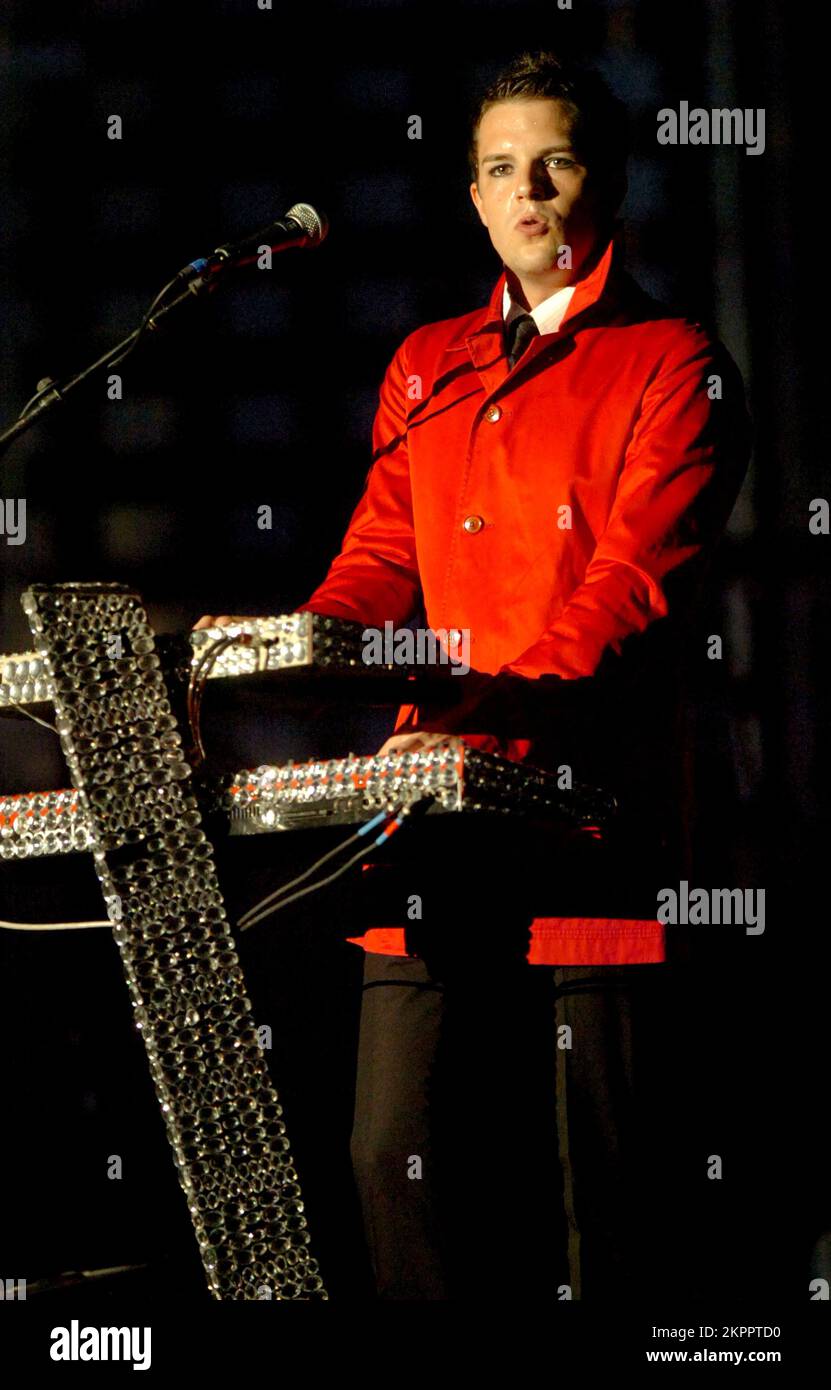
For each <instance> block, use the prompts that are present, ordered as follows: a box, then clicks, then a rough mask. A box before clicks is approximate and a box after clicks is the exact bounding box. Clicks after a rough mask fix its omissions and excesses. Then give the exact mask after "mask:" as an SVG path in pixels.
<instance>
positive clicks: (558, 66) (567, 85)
mask: <svg viewBox="0 0 831 1390" xmlns="http://www.w3.org/2000/svg"><path fill="white" fill-rule="evenodd" d="M535 97H543V98H545V97H548V98H550V99H552V100H556V101H561V102H562V103H563V105H564V106H565V108H566V111H567V112H568V115H569V117H570V122H571V131H570V135H571V139H572V140H573V141H574V146H575V152H576V153H577V154H579V156H580V159H581V161H582V162H584V163H585V164H586V167H587V168H589V169H590V170H591V172H592V173H593V174H597V175H599V176H600V178H601V179H603V180H604V181H608V182H610V183H616V182H618V181H620V180H622V178H623V176H624V174H625V172H626V160H627V157H628V155H629V113H628V111H627V109H626V107H625V106H624V104H623V102H622V101H620V100H618V98H617V97H616V96H615V95H614V94H613V93H612V91H611V90H610V88H609V87H608V86H607V85H606V82H605V81H604V79H603V78H602V77H601V75H600V73H599V72H595V71H594V69H592V68H586V67H583V66H582V65H580V64H577V63H572V62H569V61H568V60H567V59H561V58H558V57H557V55H556V54H555V53H550V52H546V53H522V54H521V55H520V56H519V57H518V58H515V59H514V61H513V62H512V63H511V64H510V66H509V67H507V68H505V69H504V71H503V72H501V73H500V74H499V76H498V77H497V78H496V80H495V81H494V82H492V83H491V84H490V86H489V87H488V88H487V90H486V91H485V92H484V94H483V95H482V97H481V98H480V99H479V101H478V103H477V104H476V106H475V108H474V111H473V114H472V118H471V123H470V143H469V146H468V162H469V165H470V177H471V180H472V181H473V182H474V183H478V181H479V153H478V137H479V125H480V122H481V120H482V117H483V116H484V114H485V112H486V111H489V110H490V108H491V107H492V106H496V105H497V104H498V103H499V102H501V101H512V100H516V99H524V100H526V101H528V100H531V99H533V98H535Z"/></svg>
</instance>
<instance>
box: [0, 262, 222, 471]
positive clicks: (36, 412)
mask: <svg viewBox="0 0 831 1390" xmlns="http://www.w3.org/2000/svg"><path fill="white" fill-rule="evenodd" d="M187 269H188V270H190V269H191V267H187ZM178 278H179V277H178V276H177V279H178ZM175 283H176V281H175V280H174V281H173V282H172V284H171V285H170V286H167V287H166V289H165V290H163V291H162V294H161V296H157V299H158V298H161V297H162V296H163V295H164V294H165V293H166V292H167V290H168V289H170V288H172V286H173V285H175ZM216 283H217V280H216V277H214V276H211V277H210V278H209V277H208V276H206V275H205V274H200V275H198V276H197V277H196V278H195V279H191V280H190V281H189V282H188V284H187V287H186V289H184V290H183V291H182V293H181V294H178V295H177V296H176V298H175V299H172V300H171V301H170V303H169V304H166V305H164V307H160V308H158V309H156V310H154V311H152V312H151V314H150V315H149V316H148V317H147V318H146V319H145V320H144V321H143V322H142V323H141V324H140V325H139V327H138V328H136V329H134V331H133V332H132V333H130V334H129V335H128V336H127V337H126V338H124V339H123V340H122V341H121V342H120V343H116V345H115V347H112V348H109V349H108V351H107V352H105V353H104V354H103V356H102V357H99V358H98V359H97V360H96V361H95V362H92V363H91V364H90V365H89V366H88V367H85V368H84V369H83V371H80V372H77V373H76V374H75V375H74V376H70V377H67V378H66V379H65V380H64V381H52V380H51V379H50V378H48V377H47V378H46V380H45V381H43V382H42V383H39V385H38V392H37V395H36V396H35V397H34V399H33V400H32V402H31V404H30V405H29V406H28V407H25V408H24V410H23V412H22V413H21V414H20V415H19V416H18V418H17V419H16V420H15V421H14V422H13V423H12V424H11V425H9V426H8V427H7V428H6V429H5V430H3V431H2V432H0V456H2V454H4V453H5V451H6V450H7V449H8V447H9V445H10V444H11V443H12V442H13V440H15V439H17V437H18V435H20V434H23V432H24V431H25V430H27V429H29V427H30V425H33V424H34V422H35V421H36V420H39V419H41V417H42V416H43V415H45V414H46V412H47V411H49V410H51V409H52V407H53V406H55V405H57V403H58V402H59V401H63V400H64V399H65V398H66V397H67V396H68V395H69V393H70V392H71V391H74V390H75V388H76V387H77V386H80V385H81V384H82V383H83V382H85V381H87V380H88V379H89V378H90V377H93V376H95V375H96V374H97V373H99V372H102V371H104V370H105V369H106V368H107V367H109V366H115V364H116V363H117V362H119V361H121V360H122V359H123V358H124V357H126V356H127V354H128V353H130V352H132V351H133V349H134V348H135V347H136V346H137V344H138V341H139V339H140V338H143V337H144V336H145V335H146V334H149V333H152V332H153V331H154V330H155V329H157V328H158V327H159V325H160V323H161V322H162V320H163V319H165V318H166V317H167V315H168V314H170V313H172V311H173V310H174V309H177V308H178V307H179V305H180V304H183V303H184V302H185V300H186V299H188V298H189V297H190V296H191V295H199V294H201V293H202V292H203V291H205V290H208V291H210V290H212V289H214V288H215V285H216ZM154 302H155V301H154Z"/></svg>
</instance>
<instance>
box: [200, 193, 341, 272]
mask: <svg viewBox="0 0 831 1390" xmlns="http://www.w3.org/2000/svg"><path fill="white" fill-rule="evenodd" d="M328 231H329V222H328V219H327V217H326V215H325V213H321V212H317V211H316V210H315V209H314V208H313V207H311V206H310V204H309V203H295V204H294V206H293V207H290V208H289V210H288V212H287V213H286V215H285V217H283V218H281V219H280V220H279V221H278V222H271V223H270V224H269V225H268V226H267V227H262V228H261V229H260V231H259V232H252V234H251V235H250V236H247V237H243V239H242V240H241V241H229V242H226V243H225V245H224V246H217V248H216V250H215V251H214V252H212V254H211V255H210V256H203V257H201V258H200V259H199V260H196V261H190V262H189V263H188V265H186V266H185V267H184V268H183V269H182V270H180V272H179V276H181V277H182V278H187V279H190V278H191V276H193V275H205V276H212V275H215V274H217V273H219V272H220V271H224V270H237V269H240V268H242V267H243V266H247V265H252V264H253V262H254V261H256V260H257V258H258V257H259V256H260V255H262V252H263V249H264V248H267V249H268V250H269V251H271V252H275V251H288V250H290V249H291V248H292V247H297V248H298V249H302V248H305V247H307V246H319V245H320V243H321V242H322V241H324V240H325V239H326V235H327V233H328ZM177 278H178V277H177Z"/></svg>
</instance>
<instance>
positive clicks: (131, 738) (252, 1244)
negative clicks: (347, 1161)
mask: <svg viewBox="0 0 831 1390" xmlns="http://www.w3.org/2000/svg"><path fill="white" fill-rule="evenodd" d="M23 607H24V609H25V611H26V613H27V615H28V618H29V623H30V626H31V629H32V632H33V634H34V637H35V645H36V647H37V650H38V655H39V657H42V658H44V659H45V660H46V662H47V666H48V669H49V672H50V675H51V685H52V689H53V697H52V698H53V699H54V703H55V710H56V715H57V729H58V732H59V734H60V738H61V744H62V746H63V750H64V753H65V755H66V759H67V762H68V764H69V767H70V770H71V772H72V775H73V782H74V785H75V787H76V789H77V802H78V805H79V809H80V810H81V811H82V813H83V818H84V824H85V827H86V833H88V834H89V836H90V839H91V847H92V849H93V855H94V860H95V866H96V871H97V874H98V877H99V879H100V882H101V886H102V889H103V892H104V897H105V900H106V902H107V905H108V916H109V917H110V920H111V921H112V922H113V934H114V936H115V940H116V942H117V945H118V949H119V951H120V953H121V959H122V961H123V964H124V971H125V975H126V977H127V984H128V987H129V990H130V994H131V997H132V1001H133V1007H134V1010H135V1020H136V1026H137V1027H138V1028H139V1029H140V1031H141V1035H142V1038H143V1040H144V1045H145V1048H146V1051H147V1057H148V1061H149V1064H150V1070H151V1074H152V1077H153V1082H154V1085H155V1089H156V1095H157V1097H158V1100H159V1104H160V1106H161V1109H162V1116H163V1119H164V1123H165V1126H166V1129H167V1134H168V1138H169V1140H170V1143H171V1145H172V1148H173V1153H174V1162H175V1164H176V1168H177V1170H178V1175H179V1181H180V1183H181V1185H182V1188H183V1190H184V1193H185V1196H186V1198H187V1203H188V1210H189V1212H190V1217H191V1221H192V1223H193V1227H194V1231H195V1233H196V1238H197V1241H198V1244H199V1251H200V1255H201V1258H202V1264H203V1266H204V1269H205V1274H206V1276H207V1280H208V1286H209V1289H210V1292H211V1294H212V1295H213V1296H214V1298H216V1299H221V1300H225V1299H228V1300H230V1299H258V1298H274V1299H278V1298H279V1299H304V1300H311V1299H325V1298H326V1297H327V1294H326V1291H325V1289H324V1287H323V1282H322V1280H321V1278H320V1274H319V1272H318V1267H317V1263H316V1261H315V1259H314V1258H313V1257H312V1255H311V1254H310V1252H309V1248H308V1246H309V1235H308V1231H307V1226H306V1220H305V1216H304V1208H303V1202H302V1200H301V1193H300V1188H299V1186H298V1182H297V1173H296V1171H295V1169H294V1167H293V1164H292V1159H291V1153H290V1150H289V1144H288V1140H287V1138H286V1128H285V1125H284V1123H283V1119H282V1108H281V1106H280V1103H279V1100H278V1097H277V1094H276V1092H275V1090H274V1088H273V1086H272V1084H271V1080H270V1077H269V1074H268V1071H267V1068H266V1065H265V1061H264V1058H263V1055H262V1052H261V1051H260V1048H259V1046H258V1043H257V1038H256V1033H255V1030H254V1024H253V1020H252V1016H251V1004H250V1002H249V1000H248V998H247V997H246V994H245V989H244V980H243V974H242V970H241V969H240V964H239V959H238V957H237V953H236V951H235V949H234V943H233V939H232V937H231V933H230V930H229V926H228V921H227V918H226V915H225V909H224V906H223V901H222V897H221V894H220V891H219V886H218V883H217V878H216V873H215V869H214V865H213V858H212V852H211V846H210V844H209V842H208V840H207V839H206V836H205V834H204V832H203V830H202V829H201V822H200V816H199V812H198V809H197V804H196V801H195V799H194V797H193V796H192V795H191V794H190V792H189V778H190V768H189V766H188V764H187V763H186V762H185V761H184V758H183V752H182V742H181V739H180V736H179V732H178V730H177V727H176V721H175V719H174V717H173V715H172V713H171V709H170V704H169V702H168V698H167V691H166V688H165V685H164V681H163V679H162V677H161V674H160V671H159V659H158V656H157V655H156V653H155V650H154V638H153V633H152V631H151V629H150V627H149V625H148V622H147V616H146V614H145V612H144V609H143V607H142V604H141V600H140V599H139V597H138V596H137V595H136V594H134V593H132V592H131V591H130V590H129V589H127V588H126V587H125V586H123V585H116V584H56V585H34V586H33V587H32V588H31V589H30V590H28V591H27V593H26V594H25V595H24V598H23Z"/></svg>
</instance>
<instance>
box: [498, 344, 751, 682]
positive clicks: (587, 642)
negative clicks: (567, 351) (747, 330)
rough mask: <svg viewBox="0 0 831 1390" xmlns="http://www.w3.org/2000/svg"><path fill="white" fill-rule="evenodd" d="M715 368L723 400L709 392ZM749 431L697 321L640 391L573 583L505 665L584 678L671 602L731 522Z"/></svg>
mask: <svg viewBox="0 0 831 1390" xmlns="http://www.w3.org/2000/svg"><path fill="white" fill-rule="evenodd" d="M714 377H717V378H720V380H721V384H722V398H721V399H714V400H711V399H710V395H709V390H710V387H711V381H712V379H713V378H714ZM610 389H612V390H614V384H613V383H612V385H611V387H610ZM750 437H751V436H750V421H749V417H748V414H747V410H746V408H745V401H744V387H743V384H742V380H741V376H740V375H739V372H738V370H737V368H736V366H735V364H734V363H733V361H732V359H731V358H730V356H729V354H728V353H727V352H726V351H725V349H724V348H722V347H721V345H720V344H718V343H714V342H713V341H712V340H711V339H709V338H707V337H706V335H704V333H703V330H698V334H697V340H696V339H693V338H691V336H690V335H689V333H687V334H685V336H684V338H683V340H682V342H681V343H680V344H679V345H678V346H677V347H675V348H673V349H672V350H671V351H670V352H668V353H667V354H666V356H665V357H664V359H663V361H662V364H661V367H660V368H659V370H658V371H657V372H656V375H655V377H654V378H653V380H652V382H651V383H650V385H649V387H648V388H647V390H646V392H645V394H644V397H643V401H642V404H641V410H640V413H639V416H638V419H637V422H636V424H635V427H634V429H633V432H632V438H631V441H630V443H629V447H628V448H627V450H626V455H625V459H624V464H623V468H622V470H621V474H620V479H619V482H618V486H617V491H616V493H615V499H614V503H613V505H612V509H611V512H610V515H609V519H608V522H607V524H606V526H605V529H604V530H603V532H602V534H601V535H600V537H599V538H598V541H597V546H596V548H595V551H594V554H593V555H592V558H591V560H590V562H589V565H588V567H587V569H586V572H585V575H584V577H583V581H582V583H581V584H580V585H578V587H577V589H575V591H574V592H573V593H572V594H571V596H570V598H569V599H568V600H567V601H566V604H565V606H564V608H563V610H562V612H561V613H560V615H559V617H558V618H556V620H555V621H554V622H553V623H552V624H551V625H550V626H549V627H548V628H547V629H546V630H545V631H544V632H543V633H542V634H541V635H540V637H539V638H538V639H537V640H536V641H535V642H534V643H533V644H532V645H531V646H530V647H528V648H527V649H526V650H525V651H524V652H523V653H522V654H521V655H520V656H519V657H517V658H516V659H515V660H514V661H511V662H509V663H507V664H506V665H505V666H503V667H502V668H501V669H502V671H504V672H509V673H511V674H514V675H520V676H526V677H531V678H534V677H537V676H542V675H557V676H561V677H564V678H566V679H573V678H575V677H579V676H590V675H593V674H594V673H595V672H596V671H597V668H598V666H599V664H600V661H601V659H602V657H603V655H604V653H605V652H606V651H607V650H609V649H611V650H613V651H614V652H619V651H620V646H621V643H622V642H623V640H624V638H626V637H628V636H629V635H630V634H632V633H638V632H642V631H643V630H644V628H646V627H647V626H648V624H650V623H652V622H654V621H655V619H656V618H662V617H664V616H666V615H667V613H668V612H669V611H670V607H672V608H673V611H674V610H675V602H676V596H677V597H678V598H679V599H680V597H681V594H682V593H683V591H684V589H685V587H686V583H685V581H686V580H687V579H689V580H690V581H694V580H695V578H696V576H697V574H698V573H699V571H700V567H699V566H698V565H696V564H695V563H691V562H694V561H696V560H697V559H702V558H704V557H705V555H706V554H707V553H708V552H709V549H710V547H711V546H712V543H714V542H715V540H716V539H717V538H718V535H719V534H720V532H721V531H722V529H723V527H724V525H725V524H726V522H727V520H728V517H729V515H730V512H731V510H732V507H733V504H734V502H735V500H736V497H737V495H738V492H739V488H740V487H741V482H742V478H743V477H744V474H745V471H746V468H747V463H748V458H749V455H750ZM679 581H680V582H679ZM671 595H672V603H671V601H670V596H671ZM682 601H683V600H682Z"/></svg>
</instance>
